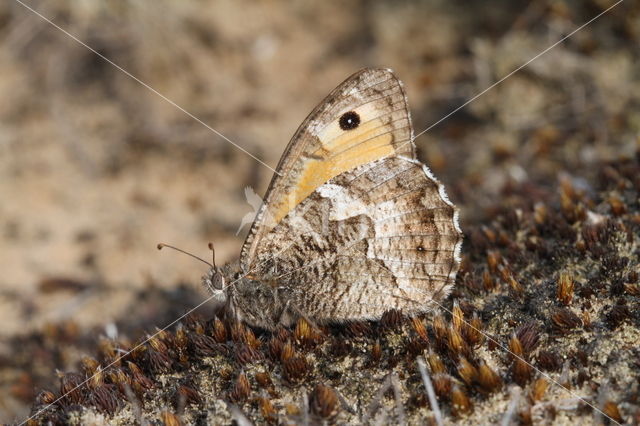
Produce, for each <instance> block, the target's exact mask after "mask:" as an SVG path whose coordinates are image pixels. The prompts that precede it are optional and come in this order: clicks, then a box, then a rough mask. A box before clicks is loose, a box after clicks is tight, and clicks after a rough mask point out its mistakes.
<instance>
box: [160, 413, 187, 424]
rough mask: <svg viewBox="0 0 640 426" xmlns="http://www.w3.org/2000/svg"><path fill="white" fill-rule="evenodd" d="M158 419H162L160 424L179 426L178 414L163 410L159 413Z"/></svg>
mask: <svg viewBox="0 0 640 426" xmlns="http://www.w3.org/2000/svg"><path fill="white" fill-rule="evenodd" d="M160 419H161V420H162V424H163V425H164V426H181V425H182V423H180V419H179V418H178V416H176V415H175V414H173V413H172V412H170V411H163V412H162V413H160Z"/></svg>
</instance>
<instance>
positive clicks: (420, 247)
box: [416, 246, 424, 251]
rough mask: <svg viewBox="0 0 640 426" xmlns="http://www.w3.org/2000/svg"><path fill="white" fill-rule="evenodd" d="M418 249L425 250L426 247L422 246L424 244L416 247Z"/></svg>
mask: <svg viewBox="0 0 640 426" xmlns="http://www.w3.org/2000/svg"><path fill="white" fill-rule="evenodd" d="M416 250H418V251H424V247H422V246H418V247H416Z"/></svg>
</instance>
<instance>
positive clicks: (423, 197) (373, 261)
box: [203, 68, 462, 330]
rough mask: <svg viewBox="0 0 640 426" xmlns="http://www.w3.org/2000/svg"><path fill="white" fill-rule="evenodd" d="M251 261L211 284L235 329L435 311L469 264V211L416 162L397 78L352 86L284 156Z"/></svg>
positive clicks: (220, 272)
mask: <svg viewBox="0 0 640 426" xmlns="http://www.w3.org/2000/svg"><path fill="white" fill-rule="evenodd" d="M276 172H277V173H276V174H274V176H273V179H272V180H271V183H270V185H269V187H268V189H267V192H266V195H265V197H264V202H263V203H262V205H261V207H260V209H259V210H258V213H257V215H256V217H255V220H254V222H253V224H252V226H251V228H250V231H249V234H248V236H247V238H246V240H245V243H244V245H243V247H242V251H241V255H240V260H239V261H238V262H234V263H231V264H227V265H225V266H223V267H221V268H219V267H217V266H215V264H214V266H213V267H212V268H211V269H210V270H209V271H208V273H207V274H206V275H205V276H204V277H203V282H204V284H205V285H206V286H207V287H208V288H209V289H211V291H212V292H213V298H214V299H216V300H217V301H218V302H220V303H224V304H225V306H226V308H227V312H228V313H229V314H231V315H233V316H234V317H235V318H236V319H238V320H241V321H244V322H246V323H248V324H250V325H253V326H257V327H261V328H264V329H268V330H273V329H275V328H276V327H277V326H278V325H285V326H286V325H290V324H292V323H293V322H294V321H296V320H297V319H298V318H300V317H303V318H305V319H307V320H309V321H311V322H312V323H316V324H324V323H332V322H342V321H348V320H363V319H379V318H380V317H381V316H382V314H383V313H384V312H385V311H388V310H389V309H400V310H402V311H403V312H405V313H406V314H409V315H411V314H416V313H421V312H426V311H431V310H433V309H434V308H435V307H436V304H438V303H439V302H440V301H441V300H442V299H444V298H445V297H447V295H448V294H449V293H450V291H451V289H452V287H453V285H454V281H455V277H456V273H457V271H458V268H459V264H460V248H461V243H462V231H461V230H460V226H459V224H458V210H457V208H456V207H455V206H454V205H453V204H452V203H451V202H450V201H449V199H448V198H447V195H446V193H445V190H444V187H443V186H442V185H441V184H440V183H439V182H438V180H437V179H436V178H435V177H434V176H433V175H432V174H431V172H430V171H429V169H428V168H427V167H426V166H425V165H423V164H422V163H421V162H420V161H418V160H417V158H416V153H415V144H414V142H413V128H412V125H411V116H410V112H409V109H408V105H407V98H406V95H405V92H404V88H403V85H402V83H401V82H400V80H399V79H398V78H397V77H396V76H395V75H394V73H393V71H391V70H388V69H373V68H366V69H363V70H360V71H358V72H356V73H355V74H353V75H352V76H350V77H349V78H347V79H346V80H345V81H344V82H343V83H341V84H340V85H339V86H338V87H337V88H336V89H334V90H333V91H332V92H331V93H330V94H329V95H328V96H327V97H326V98H325V99H324V100H323V101H322V102H321V103H320V104H319V105H318V106H317V107H316V108H315V109H314V110H313V111H312V112H311V114H309V116H308V117H307V118H306V119H305V120H304V121H303V122H302V124H301V125H300V127H299V128H298V130H297V131H296V132H295V134H294V136H293V137H292V139H291V141H290V142H289V145H288V146H287V148H286V149H285V151H284V154H283V155H282V158H281V159H280V162H279V163H278V166H277V168H276Z"/></svg>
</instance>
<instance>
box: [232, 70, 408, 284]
mask: <svg viewBox="0 0 640 426" xmlns="http://www.w3.org/2000/svg"><path fill="white" fill-rule="evenodd" d="M348 113H355V114H356V115H357V118H358V121H359V123H358V125H357V127H355V128H352V129H348V130H344V129H343V127H345V123H344V120H343V122H341V118H342V117H343V116H345V114H348ZM411 137H412V129H411V120H410V117H409V110H408V107H407V101H406V96H405V94H404V90H403V88H402V85H401V83H400V81H399V80H398V79H397V78H396V76H395V75H394V74H393V73H392V72H391V71H390V70H386V69H364V70H361V71H359V72H357V73H355V74H354V75H352V76H351V77H349V78H348V79H347V80H345V81H344V82H343V83H342V84H340V85H339V86H338V87H337V88H336V89H335V90H334V91H333V92H331V93H330V94H329V96H327V97H326V98H325V99H324V100H323V101H322V102H321V103H320V104H319V105H318V106H317V107H316V108H315V109H314V110H313V112H312V113H311V114H309V116H308V117H307V118H306V119H305V121H304V122H303V123H302V124H301V125H300V127H299V128H298V130H297V131H296V133H295V134H294V136H293V138H292V139H291V142H289V145H288V146H287V148H286V150H285V152H284V154H283V156H282V158H281V160H280V163H279V164H278V167H277V169H276V170H277V174H275V175H274V177H273V179H272V181H271V183H270V185H269V189H268V190H267V194H266V196H265V198H264V203H263V205H262V208H261V209H260V211H259V212H258V215H257V216H256V220H255V222H254V223H253V225H252V227H251V230H250V231H249V234H248V236H247V239H246V241H245V243H244V246H243V248H242V253H241V266H242V268H243V270H244V271H245V272H249V271H251V270H252V267H253V266H254V263H255V260H256V256H257V253H258V251H259V250H260V244H261V239H262V238H263V236H264V235H265V234H267V233H268V232H270V231H271V230H272V229H273V228H274V227H275V226H277V224H278V223H279V222H280V221H281V220H282V219H283V218H284V217H285V216H286V215H287V214H289V212H291V211H292V210H293V209H294V208H295V207H296V206H297V205H299V204H300V203H301V202H302V201H303V200H304V199H305V198H307V197H308V196H309V195H310V194H311V193H312V192H313V191H315V190H316V189H317V188H318V187H319V186H321V185H323V184H324V183H326V182H328V181H329V180H330V179H332V178H334V177H335V176H338V175H339V174H341V173H343V172H345V171H348V170H352V169H354V168H356V167H358V166H361V165H364V164H368V163H370V162H372V161H375V160H378V159H380V158H383V157H390V156H397V155H404V156H407V157H411V158H413V157H414V149H413V144H412V142H411Z"/></svg>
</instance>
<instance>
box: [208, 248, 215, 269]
mask: <svg viewBox="0 0 640 426" xmlns="http://www.w3.org/2000/svg"><path fill="white" fill-rule="evenodd" d="M208 246H209V250H211V253H212V254H211V261H212V262H213V267H214V268H217V266H216V249H215V248H213V243H209V244H208Z"/></svg>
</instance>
